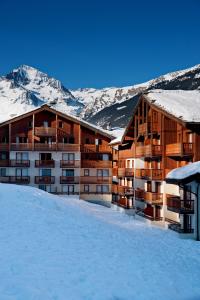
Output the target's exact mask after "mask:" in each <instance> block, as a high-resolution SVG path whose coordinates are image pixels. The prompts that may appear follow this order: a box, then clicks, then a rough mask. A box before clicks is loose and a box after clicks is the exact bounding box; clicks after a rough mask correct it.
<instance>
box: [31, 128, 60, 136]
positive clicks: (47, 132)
mask: <svg viewBox="0 0 200 300" xmlns="http://www.w3.org/2000/svg"><path fill="white" fill-rule="evenodd" d="M35 135H37V136H55V135H56V128H52V127H35Z"/></svg>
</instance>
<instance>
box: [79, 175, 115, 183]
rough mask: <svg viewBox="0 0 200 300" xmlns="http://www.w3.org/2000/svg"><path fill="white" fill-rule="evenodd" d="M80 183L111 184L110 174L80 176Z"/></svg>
mask: <svg viewBox="0 0 200 300" xmlns="http://www.w3.org/2000/svg"><path fill="white" fill-rule="evenodd" d="M80 181H81V183H83V184H87V183H88V184H93V183H94V184H111V183H112V177H110V176H81V178H80Z"/></svg>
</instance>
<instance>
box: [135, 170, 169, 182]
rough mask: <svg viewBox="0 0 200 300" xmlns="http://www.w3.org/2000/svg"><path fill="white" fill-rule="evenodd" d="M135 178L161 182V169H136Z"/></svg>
mask: <svg viewBox="0 0 200 300" xmlns="http://www.w3.org/2000/svg"><path fill="white" fill-rule="evenodd" d="M136 177H137V178H141V179H146V180H162V179H163V170H162V169H136Z"/></svg>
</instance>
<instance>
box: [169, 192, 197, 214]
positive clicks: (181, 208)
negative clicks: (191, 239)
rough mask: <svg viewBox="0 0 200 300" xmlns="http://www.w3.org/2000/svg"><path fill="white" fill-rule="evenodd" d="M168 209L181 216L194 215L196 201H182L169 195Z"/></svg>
mask: <svg viewBox="0 0 200 300" xmlns="http://www.w3.org/2000/svg"><path fill="white" fill-rule="evenodd" d="M167 209H168V210H170V211H173V212H175V213H179V214H194V200H180V197H178V196H173V195H168V197H167Z"/></svg>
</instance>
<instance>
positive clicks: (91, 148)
mask: <svg viewBox="0 0 200 300" xmlns="http://www.w3.org/2000/svg"><path fill="white" fill-rule="evenodd" d="M81 152H86V153H87V152H89V153H91V152H102V153H111V152H112V148H111V147H110V146H109V145H98V146H97V145H94V144H84V145H81Z"/></svg>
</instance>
